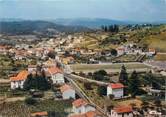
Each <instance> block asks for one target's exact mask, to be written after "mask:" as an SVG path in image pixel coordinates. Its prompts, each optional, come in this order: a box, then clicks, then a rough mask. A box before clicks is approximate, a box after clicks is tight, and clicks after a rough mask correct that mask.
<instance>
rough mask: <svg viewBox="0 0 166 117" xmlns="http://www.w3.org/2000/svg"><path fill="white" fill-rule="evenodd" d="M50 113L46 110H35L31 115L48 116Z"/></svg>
mask: <svg viewBox="0 0 166 117" xmlns="http://www.w3.org/2000/svg"><path fill="white" fill-rule="evenodd" d="M47 115H48V113H47V112H46V111H43V112H35V113H32V114H31V116H32V117H36V116H47Z"/></svg>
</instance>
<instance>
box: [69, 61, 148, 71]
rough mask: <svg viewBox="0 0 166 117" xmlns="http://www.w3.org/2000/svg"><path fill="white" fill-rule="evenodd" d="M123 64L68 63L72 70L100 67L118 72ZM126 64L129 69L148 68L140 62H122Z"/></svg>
mask: <svg viewBox="0 0 166 117" xmlns="http://www.w3.org/2000/svg"><path fill="white" fill-rule="evenodd" d="M122 65H123V64H122V63H118V64H74V65H70V67H71V69H72V70H73V71H74V72H80V71H84V72H86V71H91V72H92V71H96V70H100V69H104V70H107V71H108V72H119V70H120V68H121V66H122ZM124 65H125V66H126V68H127V69H128V70H129V71H130V70H138V71H139V70H147V69H149V67H148V66H146V65H144V64H142V63H130V64H129V63H125V64H124Z"/></svg>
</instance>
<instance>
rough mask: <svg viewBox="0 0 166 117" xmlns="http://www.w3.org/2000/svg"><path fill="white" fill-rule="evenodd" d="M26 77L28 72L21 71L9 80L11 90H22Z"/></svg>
mask: <svg viewBox="0 0 166 117" xmlns="http://www.w3.org/2000/svg"><path fill="white" fill-rule="evenodd" d="M27 76H28V71H26V70H23V71H21V72H20V73H18V75H17V76H16V77H11V78H10V83H11V89H18V88H21V89H22V88H23V85H24V82H25V80H26V78H27Z"/></svg>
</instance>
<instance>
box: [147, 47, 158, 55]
mask: <svg viewBox="0 0 166 117" xmlns="http://www.w3.org/2000/svg"><path fill="white" fill-rule="evenodd" d="M155 54H156V50H155V49H154V48H149V51H148V52H147V55H148V56H153V55H155Z"/></svg>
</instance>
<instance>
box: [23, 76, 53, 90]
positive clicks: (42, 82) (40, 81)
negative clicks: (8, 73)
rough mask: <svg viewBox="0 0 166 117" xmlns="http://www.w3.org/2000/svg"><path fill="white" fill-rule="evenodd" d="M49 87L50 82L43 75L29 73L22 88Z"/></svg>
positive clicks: (44, 88)
mask: <svg viewBox="0 0 166 117" xmlns="http://www.w3.org/2000/svg"><path fill="white" fill-rule="evenodd" d="M50 88H51V85H50V83H49V82H48V80H47V79H46V78H45V77H44V76H43V75H38V74H35V75H32V74H29V75H28V77H27V79H26V81H25V82H24V89H25V90H30V89H38V90H48V89H50Z"/></svg>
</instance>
